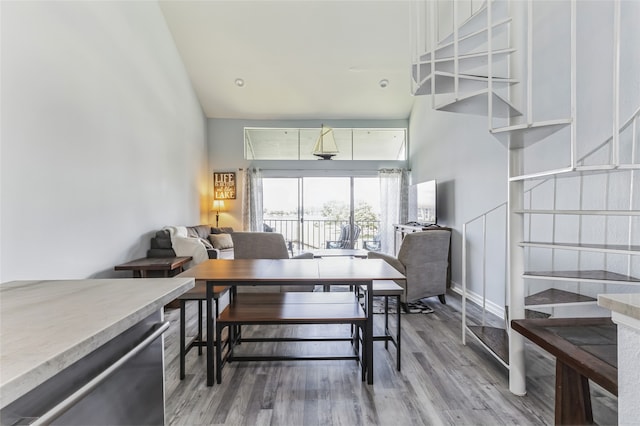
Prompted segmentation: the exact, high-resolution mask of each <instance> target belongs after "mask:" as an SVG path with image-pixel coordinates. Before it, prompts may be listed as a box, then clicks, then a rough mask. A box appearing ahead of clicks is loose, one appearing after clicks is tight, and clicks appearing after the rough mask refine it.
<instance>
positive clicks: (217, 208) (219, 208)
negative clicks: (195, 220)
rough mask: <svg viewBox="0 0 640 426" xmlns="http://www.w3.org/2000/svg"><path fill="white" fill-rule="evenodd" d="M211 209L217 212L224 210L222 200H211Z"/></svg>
mask: <svg viewBox="0 0 640 426" xmlns="http://www.w3.org/2000/svg"><path fill="white" fill-rule="evenodd" d="M213 210H215V211H217V212H221V211H224V200H213Z"/></svg>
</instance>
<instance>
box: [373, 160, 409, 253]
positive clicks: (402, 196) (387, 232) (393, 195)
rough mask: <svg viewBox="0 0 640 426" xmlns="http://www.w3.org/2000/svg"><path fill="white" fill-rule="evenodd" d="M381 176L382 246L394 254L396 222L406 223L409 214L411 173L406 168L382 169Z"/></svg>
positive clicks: (383, 250)
mask: <svg viewBox="0 0 640 426" xmlns="http://www.w3.org/2000/svg"><path fill="white" fill-rule="evenodd" d="M378 177H379V178H380V203H381V206H380V220H381V224H382V226H381V228H382V229H381V230H380V246H381V251H382V252H383V253H387V254H393V255H395V253H393V241H394V238H395V236H394V230H393V226H392V225H393V224H394V223H405V222H406V221H407V219H408V216H409V173H408V171H407V170H405V169H382V170H380V171H379V172H378Z"/></svg>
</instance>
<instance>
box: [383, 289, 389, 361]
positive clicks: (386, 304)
mask: <svg viewBox="0 0 640 426" xmlns="http://www.w3.org/2000/svg"><path fill="white" fill-rule="evenodd" d="M384 336H385V339H384V348H385V349H389V339H388V338H387V337H388V336H389V296H384Z"/></svg>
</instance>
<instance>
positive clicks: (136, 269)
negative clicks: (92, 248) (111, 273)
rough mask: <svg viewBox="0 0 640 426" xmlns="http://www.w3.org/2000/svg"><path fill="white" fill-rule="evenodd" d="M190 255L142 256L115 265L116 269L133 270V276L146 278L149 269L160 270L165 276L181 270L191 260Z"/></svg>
mask: <svg viewBox="0 0 640 426" xmlns="http://www.w3.org/2000/svg"><path fill="white" fill-rule="evenodd" d="M191 259H192V257H191V256H183V257H143V258H141V259H136V260H132V261H131V262H127V263H123V264H121V265H116V266H115V267H114V269H115V270H116V271H133V277H134V278H147V276H148V275H149V274H148V273H149V271H162V272H163V274H164V276H165V277H169V276H171V274H176V273H180V272H182V269H183V266H184V265H185V264H186V263H187V262H189V261H191Z"/></svg>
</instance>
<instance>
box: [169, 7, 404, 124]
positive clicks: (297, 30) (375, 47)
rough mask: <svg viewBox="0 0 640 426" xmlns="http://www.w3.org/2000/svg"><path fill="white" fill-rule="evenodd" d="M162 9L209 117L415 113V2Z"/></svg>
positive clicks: (376, 116)
mask: <svg viewBox="0 0 640 426" xmlns="http://www.w3.org/2000/svg"><path fill="white" fill-rule="evenodd" d="M160 7H161V9H162V12H163V13H164V16H165V19H166V21H167V24H168V26H169V29H170V31H171V33H172V35H173V38H174V40H175V42H176V45H177V47H178V50H179V52H180V55H181V56H182V59H183V61H184V63H185V66H186V69H187V72H188V73H189V76H190V78H191V81H192V83H193V86H194V88H195V90H196V92H197V95H198V98H199V99H200V103H201V104H202V107H203V109H204V112H205V114H206V115H207V117H210V118H243V119H280V120H286V119H406V118H408V117H409V113H410V111H411V107H412V105H413V97H412V96H411V94H410V75H409V73H410V60H411V58H410V45H411V39H410V30H409V27H410V11H411V4H410V2H409V0H378V1H370V0H355V1H344V0H289V1H270V0H256V1H243V0H234V1H218V0H209V1H202V0H201V1H180V0H170V1H161V2H160ZM237 79H242V80H243V81H244V86H243V87H239V86H238V85H237V84H236V80H237ZM381 80H387V81H388V84H387V87H385V88H382V87H381V84H380V82H381Z"/></svg>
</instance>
